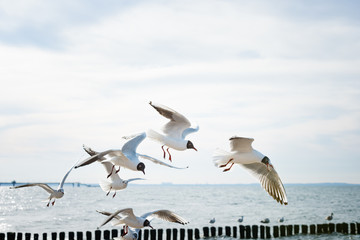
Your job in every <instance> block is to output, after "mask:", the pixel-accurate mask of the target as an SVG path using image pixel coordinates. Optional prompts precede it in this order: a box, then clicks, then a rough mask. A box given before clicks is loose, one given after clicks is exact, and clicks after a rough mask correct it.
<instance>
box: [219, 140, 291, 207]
mask: <svg viewBox="0 0 360 240" xmlns="http://www.w3.org/2000/svg"><path fill="white" fill-rule="evenodd" d="M229 140H230V148H231V152H227V151H224V150H221V149H217V150H216V151H215V153H214V156H213V160H214V163H215V166H217V167H219V168H224V167H226V166H227V165H229V164H231V165H230V167H228V168H226V169H224V170H223V171H224V172H227V171H229V170H230V169H231V168H232V166H233V165H234V164H235V163H236V164H239V165H240V166H242V167H243V168H245V169H246V170H248V171H249V172H250V173H251V174H252V175H254V176H255V177H256V178H257V179H258V180H259V181H260V183H261V186H262V187H263V188H264V189H265V190H266V191H267V192H268V194H269V195H270V196H272V197H273V198H274V199H275V200H276V201H277V202H279V203H281V204H285V205H287V204H288V200H287V197H286V192H285V188H284V185H283V184H282V182H281V179H280V177H279V175H278V174H277V172H276V171H275V169H274V166H273V165H272V164H271V161H270V159H269V158H268V157H267V156H265V155H263V154H262V153H260V152H258V151H257V150H255V149H253V148H252V146H251V143H252V142H253V141H254V139H253V138H245V137H237V136H234V137H231V138H230V139H229Z"/></svg>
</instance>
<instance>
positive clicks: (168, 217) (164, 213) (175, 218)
mask: <svg viewBox="0 0 360 240" xmlns="http://www.w3.org/2000/svg"><path fill="white" fill-rule="evenodd" d="M141 217H143V218H147V219H148V220H149V221H151V220H152V219H153V218H154V217H156V218H160V219H162V220H165V221H168V222H174V223H180V224H182V225H185V224H187V223H189V222H188V221H186V220H185V219H184V218H182V217H181V216H179V215H178V214H176V213H174V212H172V211H169V210H157V211H154V212H148V213H145V214H144V215H142V216H141Z"/></svg>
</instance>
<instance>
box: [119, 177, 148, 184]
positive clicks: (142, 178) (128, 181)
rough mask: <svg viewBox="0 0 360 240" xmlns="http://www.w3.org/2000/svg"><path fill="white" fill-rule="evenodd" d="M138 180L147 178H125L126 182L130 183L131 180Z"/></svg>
mask: <svg viewBox="0 0 360 240" xmlns="http://www.w3.org/2000/svg"><path fill="white" fill-rule="evenodd" d="M136 180H146V179H145V178H130V179H128V180H125V181H124V182H125V183H129V182H132V181H136Z"/></svg>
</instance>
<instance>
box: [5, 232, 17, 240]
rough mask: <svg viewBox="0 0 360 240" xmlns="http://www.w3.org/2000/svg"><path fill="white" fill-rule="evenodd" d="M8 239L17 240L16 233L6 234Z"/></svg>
mask: <svg viewBox="0 0 360 240" xmlns="http://www.w3.org/2000/svg"><path fill="white" fill-rule="evenodd" d="M6 239H7V240H15V233H14V232H8V233H7V234H6Z"/></svg>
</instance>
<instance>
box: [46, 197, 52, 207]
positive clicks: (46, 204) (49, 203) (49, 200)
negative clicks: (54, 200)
mask: <svg viewBox="0 0 360 240" xmlns="http://www.w3.org/2000/svg"><path fill="white" fill-rule="evenodd" d="M50 202H51V199H50V200H49V202H48V203H47V204H46V206H47V207H48V206H49V205H50Z"/></svg>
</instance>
